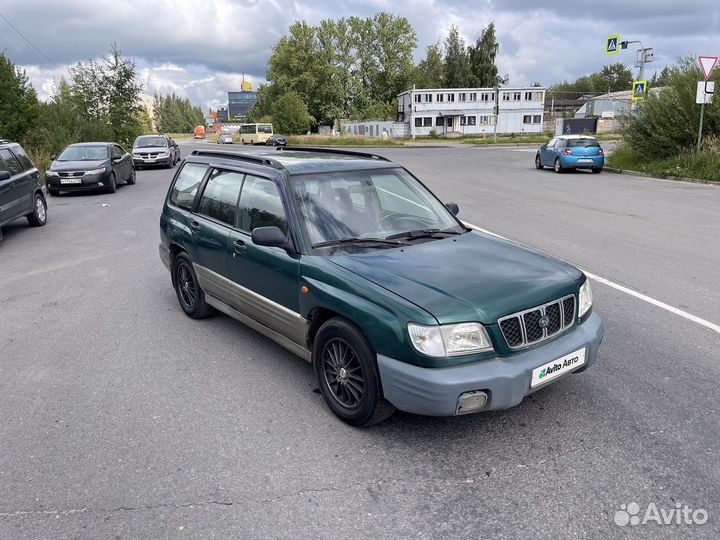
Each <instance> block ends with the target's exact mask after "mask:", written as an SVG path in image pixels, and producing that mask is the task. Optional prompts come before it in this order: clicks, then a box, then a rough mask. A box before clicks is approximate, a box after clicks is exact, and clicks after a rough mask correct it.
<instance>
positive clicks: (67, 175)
mask: <svg viewBox="0 0 720 540" xmlns="http://www.w3.org/2000/svg"><path fill="white" fill-rule="evenodd" d="M58 174H59V175H60V178H82V177H83V176H85V173H84V172H83V171H77V172H61V173H58Z"/></svg>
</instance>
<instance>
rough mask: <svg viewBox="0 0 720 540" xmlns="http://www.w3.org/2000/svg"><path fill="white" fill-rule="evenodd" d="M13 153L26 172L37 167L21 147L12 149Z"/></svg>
mask: <svg viewBox="0 0 720 540" xmlns="http://www.w3.org/2000/svg"><path fill="white" fill-rule="evenodd" d="M12 153H13V154H15V157H17V158H18V161H19V162H20V165H22V167H23V169H25V170H26V171H29V170H30V169H34V168H35V165H33V162H32V161H30V158H29V157H28V155H27V154H26V153H25V150H23V149H22V148H20V147H19V146H16V147H14V148H13V149H12Z"/></svg>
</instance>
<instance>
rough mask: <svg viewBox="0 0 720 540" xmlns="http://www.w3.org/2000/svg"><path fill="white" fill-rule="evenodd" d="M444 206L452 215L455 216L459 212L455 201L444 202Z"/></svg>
mask: <svg viewBox="0 0 720 540" xmlns="http://www.w3.org/2000/svg"><path fill="white" fill-rule="evenodd" d="M445 208H447V209H448V210H450V213H451V214H452V215H453V216H457V215H458V214H459V213H460V207H459V206H458V205H457V203H454V202H449V203H445Z"/></svg>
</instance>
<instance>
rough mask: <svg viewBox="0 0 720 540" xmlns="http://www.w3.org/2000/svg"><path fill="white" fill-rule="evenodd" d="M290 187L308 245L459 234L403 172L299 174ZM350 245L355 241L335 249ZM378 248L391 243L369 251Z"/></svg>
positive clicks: (442, 211)
mask: <svg viewBox="0 0 720 540" xmlns="http://www.w3.org/2000/svg"><path fill="white" fill-rule="evenodd" d="M290 185H291V189H292V192H293V198H294V201H295V205H296V208H297V211H298V215H299V216H300V221H301V224H302V227H303V233H304V234H305V235H306V238H307V239H308V240H309V243H310V244H311V245H313V246H317V245H318V244H321V243H324V242H333V241H335V240H343V239H382V240H387V239H388V237H394V238H399V237H403V236H405V235H406V234H408V233H410V232H411V231H412V232H413V233H417V232H419V231H432V232H448V233H455V234H457V233H461V232H463V231H464V228H463V227H462V226H461V225H459V224H458V222H457V221H456V220H455V218H454V217H453V216H452V214H450V212H449V211H448V210H447V208H445V206H444V205H443V204H442V203H441V202H440V201H438V200H437V199H436V198H435V197H434V196H433V195H432V194H431V193H430V192H429V191H427V190H426V189H425V188H424V187H423V186H422V185H421V184H420V183H419V182H418V181H417V180H415V179H414V178H413V177H412V176H411V175H410V174H409V173H408V172H407V171H405V170H404V169H379V170H370V171H352V172H338V173H330V174H327V173H326V174H322V175H299V176H295V177H293V178H292V179H291V183H290ZM408 236H415V235H410V234H408ZM418 237H419V236H418ZM424 237H427V235H425V236H424ZM432 237H434V236H431V238H432ZM440 237H442V236H440ZM351 244H352V245H357V242H355V243H346V244H341V245H351ZM394 244H395V245H399V244H397V243H394ZM366 245H367V246H370V247H372V246H373V244H371V243H367V244H366ZM381 245H384V246H385V247H388V245H393V243H384V244H381V243H378V244H375V247H377V246H381Z"/></svg>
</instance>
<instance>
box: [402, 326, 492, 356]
mask: <svg viewBox="0 0 720 540" xmlns="http://www.w3.org/2000/svg"><path fill="white" fill-rule="evenodd" d="M408 334H409V335H410V342H411V343H412V344H413V347H415V349H416V350H417V351H419V352H421V353H423V354H426V355H428V356H436V357H442V356H459V355H462V354H473V353H481V352H487V351H492V350H493V346H492V343H490V338H489V337H488V335H487V332H486V331H485V328H484V327H483V325H481V324H480V323H476V322H467V323H460V324H446V325H443V326H423V325H420V324H414V323H408Z"/></svg>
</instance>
